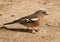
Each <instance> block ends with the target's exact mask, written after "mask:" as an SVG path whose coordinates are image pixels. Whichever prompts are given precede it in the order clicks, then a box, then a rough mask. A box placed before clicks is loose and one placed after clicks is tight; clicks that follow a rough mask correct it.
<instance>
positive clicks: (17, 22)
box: [3, 20, 18, 25]
mask: <svg viewBox="0 0 60 42" xmlns="http://www.w3.org/2000/svg"><path fill="white" fill-rule="evenodd" d="M15 23H18V20H16V21H13V22H10V23H5V24H3V25H10V24H15Z"/></svg>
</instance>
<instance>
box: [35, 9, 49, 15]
mask: <svg viewBox="0 0 60 42" xmlns="http://www.w3.org/2000/svg"><path fill="white" fill-rule="evenodd" d="M35 14H36V15H38V16H39V15H40V14H43V15H48V14H47V12H46V10H45V9H40V10H38V11H36V13H35Z"/></svg>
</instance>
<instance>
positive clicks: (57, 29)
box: [0, 0, 60, 42]
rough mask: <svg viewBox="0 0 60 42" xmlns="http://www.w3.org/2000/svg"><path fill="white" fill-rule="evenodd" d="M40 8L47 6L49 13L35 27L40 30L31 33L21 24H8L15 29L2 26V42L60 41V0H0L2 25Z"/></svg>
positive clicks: (0, 37)
mask: <svg viewBox="0 0 60 42" xmlns="http://www.w3.org/2000/svg"><path fill="white" fill-rule="evenodd" d="M40 8H45V9H46V11H47V13H48V14H49V15H48V16H45V21H44V22H43V23H42V24H41V25H40V26H38V27H35V28H38V29H39V32H37V33H36V34H33V33H30V32H29V31H31V30H28V31H27V30H26V27H25V26H22V25H20V24H13V25H8V26H6V27H7V28H13V29H14V30H9V29H8V30H6V29H3V28H1V29H0V42H60V14H59V13H60V0H0V27H1V26H3V24H4V23H7V22H11V21H13V20H16V19H19V18H21V17H24V16H27V15H30V14H32V13H34V12H35V11H37V10H39V9H40ZM20 28H22V29H20Z"/></svg>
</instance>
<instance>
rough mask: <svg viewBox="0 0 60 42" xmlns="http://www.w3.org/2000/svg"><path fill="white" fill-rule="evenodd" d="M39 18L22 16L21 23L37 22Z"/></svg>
mask: <svg viewBox="0 0 60 42" xmlns="http://www.w3.org/2000/svg"><path fill="white" fill-rule="evenodd" d="M37 20H38V18H27V17H26V18H21V19H20V20H19V23H21V24H24V23H32V22H35V21H37Z"/></svg>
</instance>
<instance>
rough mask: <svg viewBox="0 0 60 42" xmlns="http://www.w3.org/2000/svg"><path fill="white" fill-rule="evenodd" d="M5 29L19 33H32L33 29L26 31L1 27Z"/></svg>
mask: <svg viewBox="0 0 60 42" xmlns="http://www.w3.org/2000/svg"><path fill="white" fill-rule="evenodd" d="M1 28H3V29H6V30H11V31H17V32H26V33H32V31H33V30H32V29H25V28H20V29H19V28H12V29H11V28H7V27H1Z"/></svg>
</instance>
